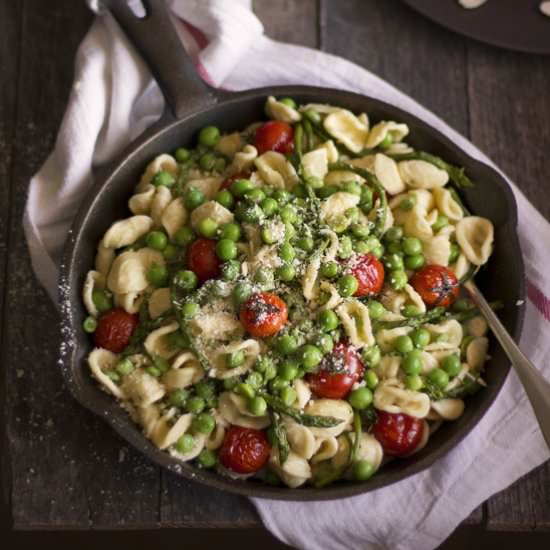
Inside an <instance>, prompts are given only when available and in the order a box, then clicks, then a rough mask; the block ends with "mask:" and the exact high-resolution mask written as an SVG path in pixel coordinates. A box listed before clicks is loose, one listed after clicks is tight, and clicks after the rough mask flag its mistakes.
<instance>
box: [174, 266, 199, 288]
mask: <svg viewBox="0 0 550 550" xmlns="http://www.w3.org/2000/svg"><path fill="white" fill-rule="evenodd" d="M174 284H175V285H176V286H177V287H179V288H181V289H182V290H186V291H187V292H192V291H193V290H195V288H197V285H198V284H199V279H198V277H197V276H196V275H195V273H194V272H193V271H191V270H189V269H182V270H181V271H178V272H177V273H176V274H175V275H174Z"/></svg>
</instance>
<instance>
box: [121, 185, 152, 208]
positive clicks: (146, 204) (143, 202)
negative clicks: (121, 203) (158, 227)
mask: <svg viewBox="0 0 550 550" xmlns="http://www.w3.org/2000/svg"><path fill="white" fill-rule="evenodd" d="M155 191H156V187H155V186H154V185H146V186H145V189H144V190H143V191H142V192H141V193H136V194H134V195H132V196H131V197H130V200H129V201H128V208H129V209H130V211H131V212H132V213H133V214H136V215H137V214H149V213H150V212H151V206H152V205H153V197H154V196H155Z"/></svg>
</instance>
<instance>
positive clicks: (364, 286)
mask: <svg viewBox="0 0 550 550" xmlns="http://www.w3.org/2000/svg"><path fill="white" fill-rule="evenodd" d="M349 267H350V270H351V272H352V274H353V275H354V277H355V278H356V279H357V282H358V283H359V288H358V289H357V291H356V292H355V294H354V296H359V297H363V296H374V295H375V294H378V293H379V292H381V291H382V287H383V286H384V266H383V265H382V262H381V261H380V260H379V259H378V258H377V257H376V256H374V255H373V254H362V255H358V256H356V257H355V259H354V260H353V263H352V264H351V265H349Z"/></svg>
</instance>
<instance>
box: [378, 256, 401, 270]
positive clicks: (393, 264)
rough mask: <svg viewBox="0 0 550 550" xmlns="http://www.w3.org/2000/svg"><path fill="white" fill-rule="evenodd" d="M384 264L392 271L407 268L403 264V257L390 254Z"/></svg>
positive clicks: (385, 257)
mask: <svg viewBox="0 0 550 550" xmlns="http://www.w3.org/2000/svg"><path fill="white" fill-rule="evenodd" d="M383 259H384V264H385V265H386V267H387V268H388V269H389V270H390V271H395V270H403V268H404V267H405V265H404V263H403V256H401V255H400V254H389V255H387V256H384V258H383Z"/></svg>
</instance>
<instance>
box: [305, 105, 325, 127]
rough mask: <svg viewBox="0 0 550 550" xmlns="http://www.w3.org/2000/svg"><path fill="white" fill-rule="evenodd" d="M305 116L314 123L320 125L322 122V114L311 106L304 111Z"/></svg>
mask: <svg viewBox="0 0 550 550" xmlns="http://www.w3.org/2000/svg"><path fill="white" fill-rule="evenodd" d="M304 117H305V118H307V120H309V121H310V122H311V123H312V124H315V126H318V125H319V124H321V115H320V114H319V113H318V112H317V111H316V110H315V109H312V108H311V107H310V108H309V109H307V110H306V111H305V112H304Z"/></svg>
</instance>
